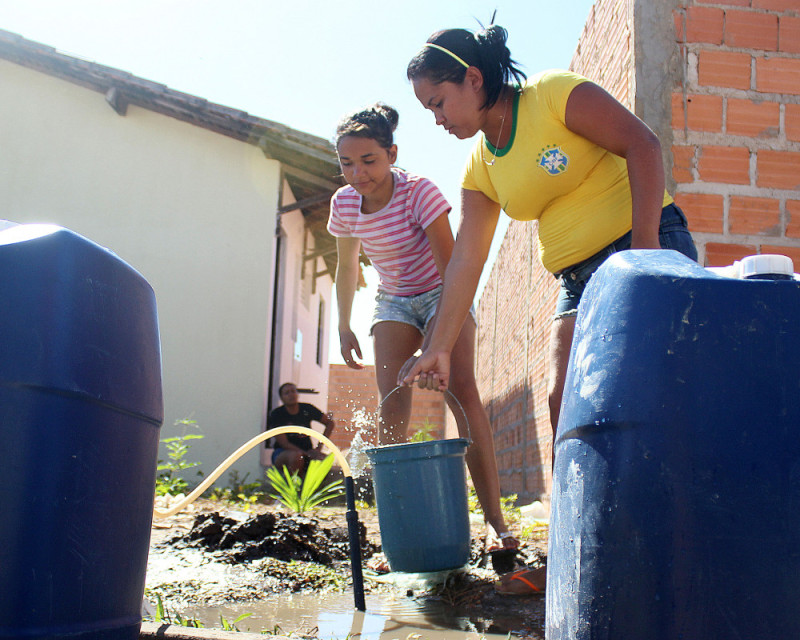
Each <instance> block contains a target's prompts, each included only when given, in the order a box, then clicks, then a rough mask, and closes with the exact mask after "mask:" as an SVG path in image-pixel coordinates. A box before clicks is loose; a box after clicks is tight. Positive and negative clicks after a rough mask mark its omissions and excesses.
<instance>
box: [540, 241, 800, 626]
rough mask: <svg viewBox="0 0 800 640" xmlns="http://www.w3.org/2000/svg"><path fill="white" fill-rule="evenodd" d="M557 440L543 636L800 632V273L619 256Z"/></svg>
mask: <svg viewBox="0 0 800 640" xmlns="http://www.w3.org/2000/svg"><path fill="white" fill-rule="evenodd" d="M555 448H556V453H555V467H554V487H553V502H552V505H551V526H550V540H549V545H550V551H549V556H548V577H547V638H548V640H565V639H570V640H572V639H588V638H592V639H597V638H602V639H604V640H617V639H619V640H622V639H625V640H629V639H630V638H648V640H659V639H663V640H675V639H678V638H680V639H682V640H714V639H717V638H718V639H720V640H722V639H725V640H728V639H730V638H792V637H796V636H797V633H798V629H799V628H800V610H799V609H798V607H797V602H798V601H800V552H799V551H798V550H799V549H800V283H796V282H789V281H770V280H737V279H730V278H725V277H721V276H717V275H715V274H713V273H711V272H709V271H707V270H706V269H703V268H702V267H700V266H699V265H696V264H694V263H693V262H691V261H690V260H689V259H688V258H685V257H684V256H682V255H680V254H678V253H677V252H673V251H626V252H622V253H619V254H615V255H614V256H612V257H611V258H609V259H608V261H607V262H606V263H605V264H604V265H603V266H602V267H601V268H600V269H599V270H598V271H597V273H596V274H595V275H594V277H593V278H592V280H591V282H590V284H589V286H588V287H587V289H586V293H585V295H584V298H583V301H582V303H581V307H580V310H579V313H578V319H577V325H576V332H575V338H574V341H573V348H572V353H571V356H570V363H569V367H568V372H567V378H566V383H565V392H564V401H563V405H562V412H561V420H560V422H559V426H558V431H557V437H556V444H555Z"/></svg>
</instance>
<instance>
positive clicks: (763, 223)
mask: <svg viewBox="0 0 800 640" xmlns="http://www.w3.org/2000/svg"><path fill="white" fill-rule="evenodd" d="M728 221H729V230H730V232H731V233H737V234H741V235H753V234H762V235H774V236H780V235H781V203H780V201H779V200H776V199H775V198H752V197H747V196H731V202H730V207H729V209H728Z"/></svg>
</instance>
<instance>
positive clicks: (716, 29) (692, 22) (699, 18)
mask: <svg viewBox="0 0 800 640" xmlns="http://www.w3.org/2000/svg"><path fill="white" fill-rule="evenodd" d="M724 18H725V13H724V12H723V11H722V9H717V8H716V7H703V6H694V7H689V9H688V10H687V11H686V41H687V42H704V43H708V44H722V33H723V30H722V27H723V24H724Z"/></svg>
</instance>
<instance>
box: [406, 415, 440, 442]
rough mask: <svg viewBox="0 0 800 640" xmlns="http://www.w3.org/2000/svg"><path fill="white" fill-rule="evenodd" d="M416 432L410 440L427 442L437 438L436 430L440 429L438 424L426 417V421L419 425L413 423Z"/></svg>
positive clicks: (412, 426)
mask: <svg viewBox="0 0 800 640" xmlns="http://www.w3.org/2000/svg"><path fill="white" fill-rule="evenodd" d="M411 428H412V429H414V433H413V434H412V435H411V440H410V442H427V441H429V440H434V439H435V435H434V434H435V432H436V431H437V430H438V428H437V426H436V425H435V424H433V423H432V422H430V421H429V420H428V419H427V418H425V420H424V422H423V423H422V424H419V425H411Z"/></svg>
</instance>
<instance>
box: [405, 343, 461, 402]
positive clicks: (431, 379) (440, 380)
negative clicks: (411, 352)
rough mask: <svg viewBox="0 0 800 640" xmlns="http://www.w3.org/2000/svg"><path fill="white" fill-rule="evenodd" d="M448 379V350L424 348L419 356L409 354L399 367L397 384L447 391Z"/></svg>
mask: <svg viewBox="0 0 800 640" xmlns="http://www.w3.org/2000/svg"><path fill="white" fill-rule="evenodd" d="M449 380H450V352H448V351H430V350H426V351H425V352H423V353H422V355H420V356H419V357H417V356H411V357H410V358H409V359H408V360H406V362H405V364H404V365H403V366H402V367H401V368H400V373H399V374H398V375H397V384H398V385H406V386H409V387H410V386H412V385H413V384H414V382H415V381H416V383H417V386H418V387H419V388H420V389H430V390H432V391H442V392H444V391H447V383H448V382H449Z"/></svg>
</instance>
